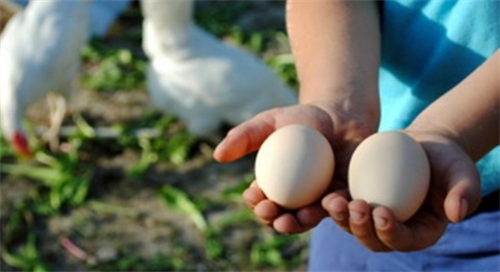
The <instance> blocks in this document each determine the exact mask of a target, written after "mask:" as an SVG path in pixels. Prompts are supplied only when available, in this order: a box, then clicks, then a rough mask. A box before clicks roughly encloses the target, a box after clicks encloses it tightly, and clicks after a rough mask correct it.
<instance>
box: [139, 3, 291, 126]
mask: <svg viewBox="0 0 500 272" xmlns="http://www.w3.org/2000/svg"><path fill="white" fill-rule="evenodd" d="M140 4H141V10H142V13H143V16H144V21H143V49H144V51H145V53H146V55H147V56H148V58H149V60H150V63H149V67H148V71H147V84H148V91H149V93H150V96H151V98H152V101H153V103H154V104H155V106H156V107H158V108H159V109H160V110H162V111H164V112H165V113H169V114H173V115H176V116H177V117H179V119H180V120H182V121H183V122H184V123H185V124H186V126H187V128H188V130H189V131H191V132H192V133H194V134H197V135H199V136H211V135H214V134H213V133H215V132H216V130H217V129H218V128H219V127H220V125H221V124H222V123H228V124H229V125H237V124H239V123H241V122H243V121H245V120H247V119H249V118H251V117H252V116H254V115H255V114H257V113H259V112H261V111H263V110H266V109H269V108H273V107H280V106H286V105H291V104H295V103H296V102H297V98H296V95H295V94H294V92H293V91H292V90H291V89H290V88H289V87H287V86H286V85H285V84H284V82H283V81H282V80H281V79H280V78H279V77H278V76H277V75H276V74H275V73H274V72H273V71H272V70H271V69H270V68H269V67H267V66H266V65H265V64H264V63H263V62H262V61H261V60H259V59H258V58H257V57H255V56H253V55H252V54H250V53H247V52H245V51H243V50H242V49H239V48H237V47H234V46H231V45H228V44H225V43H223V42H222V41H220V40H219V39H217V38H216V37H214V36H212V35H211V34H209V33H207V32H205V31H204V30H202V29H201V28H199V27H198V26H196V25H195V23H194V22H193V19H192V16H193V1H192V0H169V1H162V0H141V1H140Z"/></svg>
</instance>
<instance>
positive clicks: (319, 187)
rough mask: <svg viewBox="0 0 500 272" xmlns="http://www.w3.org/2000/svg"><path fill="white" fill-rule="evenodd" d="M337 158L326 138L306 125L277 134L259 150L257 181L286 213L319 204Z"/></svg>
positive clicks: (295, 126)
mask: <svg viewBox="0 0 500 272" xmlns="http://www.w3.org/2000/svg"><path fill="white" fill-rule="evenodd" d="M334 163H335V161H334V156H333V152H332V148H331V146H330V144H329V143H328V141H327V140H326V138H325V137H324V136H323V135H322V134H321V133H320V132H318V131H316V130H315V129H312V128H310V127H308V126H304V125H289V126H285V127H282V128H280V129H278V130H276V131H275V132H274V133H273V134H271V135H270V136H269V137H268V138H267V139H266V140H265V141H264V143H263V144H262V146H261V147H260V149H259V151H258V153H257V157H256V160H255V177H256V180H257V184H258V185H259V187H260V188H261V189H262V191H263V192H264V194H265V195H266V196H267V198H269V199H270V200H272V201H273V202H275V203H277V204H279V205H280V206H282V207H284V208H286V209H297V208H301V207H304V206H306V205H309V204H311V203H313V202H315V201H317V200H318V199H319V198H320V197H321V196H322V195H323V193H324V192H325V191H326V189H327V188H328V185H329V184H330V182H331V180H332V176H333V170H334Z"/></svg>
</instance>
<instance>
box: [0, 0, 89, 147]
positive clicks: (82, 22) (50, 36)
mask: <svg viewBox="0 0 500 272" xmlns="http://www.w3.org/2000/svg"><path fill="white" fill-rule="evenodd" d="M90 2H91V0H71V1H64V0H51V1H42V0H34V1H30V3H29V4H28V6H27V7H26V8H25V9H24V10H23V11H22V12H19V13H17V14H16V15H15V16H14V17H13V18H12V19H11V20H10V21H9V23H8V24H7V26H6V28H5V30H4V32H3V33H2V36H1V37H0V67H1V68H0V120H1V128H2V132H3V133H4V136H5V138H6V139H7V140H8V141H10V142H11V143H12V145H13V147H14V149H15V150H16V151H17V152H18V153H20V154H25V155H27V154H29V153H30V148H29V145H28V141H27V137H26V131H25V129H24V127H23V125H22V121H23V118H24V114H25V111H26V109H27V107H28V106H29V105H30V104H32V103H33V102H35V101H37V100H39V99H40V98H42V97H44V96H46V95H47V94H49V93H57V94H60V95H63V96H64V97H63V96H60V95H56V96H55V97H56V98H53V97H50V96H49V109H50V110H51V123H52V130H51V134H50V135H51V137H52V139H55V136H56V135H55V133H57V130H58V128H59V127H60V125H61V122H62V119H63V117H64V114H65V104H66V103H65V98H69V97H70V95H71V93H72V92H73V91H74V89H75V80H76V78H77V76H78V74H79V70H80V64H81V60H80V52H81V49H82V48H83V46H84V45H85V44H86V42H87V39H88V37H89V3H90ZM54 132H55V133H54Z"/></svg>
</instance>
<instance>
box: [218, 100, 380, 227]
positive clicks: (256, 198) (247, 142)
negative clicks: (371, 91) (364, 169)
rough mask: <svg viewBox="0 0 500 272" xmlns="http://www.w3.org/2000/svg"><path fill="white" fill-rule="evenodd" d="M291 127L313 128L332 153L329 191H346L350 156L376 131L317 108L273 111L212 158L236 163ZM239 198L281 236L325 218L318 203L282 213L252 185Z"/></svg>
mask: <svg viewBox="0 0 500 272" xmlns="http://www.w3.org/2000/svg"><path fill="white" fill-rule="evenodd" d="M291 124H302V125H307V126H310V127H312V128H315V129H316V130H318V131H319V132H321V133H322V134H323V135H324V136H325V137H326V138H327V139H328V141H329V142H330V145H331V146H332V149H333V150H335V164H336V165H335V174H334V180H338V182H337V181H336V182H332V184H331V186H330V190H329V191H332V190H337V189H340V188H345V187H346V186H345V184H346V182H345V180H346V176H347V165H348V162H349V159H350V157H351V155H352V152H353V150H354V148H355V147H356V146H357V145H358V144H359V142H360V141H361V140H362V139H364V138H366V137H367V136H368V135H370V134H372V133H373V132H374V130H375V127H376V125H371V124H369V123H368V122H365V120H363V119H362V118H360V117H358V116H354V115H352V114H350V113H347V112H342V111H335V110H333V109H332V108H331V107H326V106H322V105H319V104H314V105H313V104H309V105H294V106H290V107H284V108H276V109H272V110H269V111H265V112H263V113H260V114H258V115H256V116H255V117H254V118H252V119H250V120H249V121H247V122H244V123H242V124H241V125H239V126H237V127H235V128H233V129H232V130H231V131H229V133H228V134H227V136H226V137H225V139H224V140H223V141H222V142H221V143H220V144H219V145H218V146H217V148H216V150H215V151H214V155H213V156H214V158H215V159H216V160H218V161H220V162H229V161H233V160H236V159H238V158H240V157H242V156H244V155H246V154H248V153H250V152H253V151H256V150H257V149H259V147H260V146H261V145H262V143H263V142H264V141H265V139H266V138H267V137H268V136H269V135H270V134H271V133H273V132H274V131H275V130H277V129H279V128H281V127H283V126H286V125H291ZM278 182H279V181H278ZM304 182H307V181H304ZM344 191H345V190H344ZM340 194H341V193H340ZM345 195H346V194H345ZM243 198H244V199H245V202H246V203H247V205H248V206H249V207H250V208H251V209H253V211H254V213H255V215H256V217H257V219H258V220H259V221H261V222H262V223H263V224H266V225H268V226H271V227H273V228H274V229H276V230H277V231H278V232H282V233H289V234H291V233H301V232H304V231H307V230H309V229H310V228H312V227H314V226H316V225H317V224H318V223H319V222H320V221H321V220H322V219H323V218H324V217H326V216H327V215H328V214H327V213H326V211H325V210H324V209H323V208H322V206H321V200H318V201H317V202H316V203H313V204H311V205H309V206H306V207H302V208H300V209H297V210H286V209H283V208H281V207H280V206H279V205H277V204H276V203H274V202H272V201H271V200H269V199H267V198H266V196H265V195H264V193H263V192H262V190H260V188H259V187H258V186H257V183H256V182H254V183H253V184H252V186H250V187H249V188H248V189H247V190H246V191H245V192H244V194H243Z"/></svg>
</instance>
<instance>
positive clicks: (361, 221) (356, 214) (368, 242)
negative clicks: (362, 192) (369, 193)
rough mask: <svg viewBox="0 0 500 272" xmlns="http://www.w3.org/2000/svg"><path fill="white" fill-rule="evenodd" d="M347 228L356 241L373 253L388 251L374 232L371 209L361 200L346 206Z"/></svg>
mask: <svg viewBox="0 0 500 272" xmlns="http://www.w3.org/2000/svg"><path fill="white" fill-rule="evenodd" d="M348 208H349V228H350V230H351V233H352V234H353V235H354V236H355V237H356V238H357V239H358V241H359V242H360V243H361V244H363V245H364V246H365V247H367V248H368V249H370V250H373V251H389V250H391V249H390V248H389V247H387V246H386V245H385V244H384V243H383V242H382V241H381V240H380V239H379V238H378V236H377V232H376V231H375V227H374V223H373V219H372V213H371V207H370V205H368V203H366V202H365V201H362V200H353V201H351V202H350V203H349V205H348Z"/></svg>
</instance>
